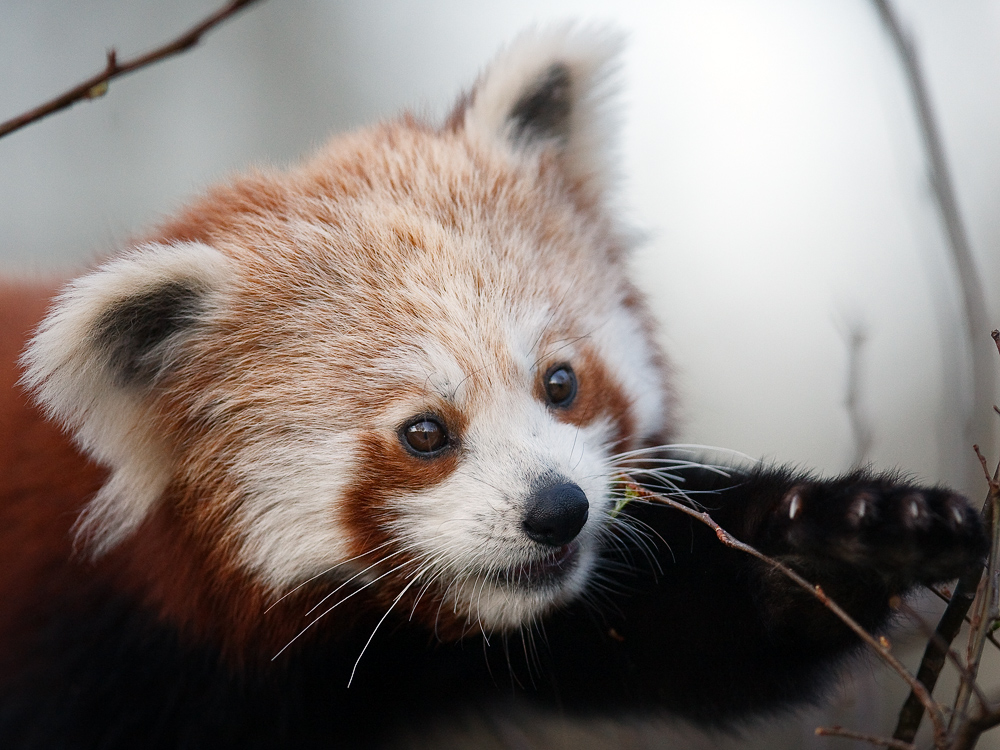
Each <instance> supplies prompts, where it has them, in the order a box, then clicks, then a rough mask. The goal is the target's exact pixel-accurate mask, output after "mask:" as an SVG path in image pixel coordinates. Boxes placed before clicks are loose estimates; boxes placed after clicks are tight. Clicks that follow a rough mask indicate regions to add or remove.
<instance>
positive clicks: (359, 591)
mask: <svg viewBox="0 0 1000 750" xmlns="http://www.w3.org/2000/svg"><path fill="white" fill-rule="evenodd" d="M410 564H411V563H410V561H409V560H408V561H406V562H404V563H402V564H401V565H397V566H396V567H395V568H392V569H390V570H387V571H386V572H385V573H383V574H382V575H380V576H379V577H378V578H375V579H374V580H372V581H369V582H368V583H366V584H365V585H364V586H361V587H360V588H357V589H355V590H354V591H352V592H351V593H349V594H348V595H347V596H345V597H344V598H343V599H340V600H339V601H338V602H337V603H336V604H334V605H332V606H331V607H329V608H327V609H326V610H324V611H323V612H322V614H320V615H318V616H317V617H316V618H315V619H314V620H313V621H312V622H310V623H309V624H308V625H306V626H305V627H304V628H302V630H300V631H299V632H298V633H296V634H295V636H294V637H293V638H292V639H291V640H290V641H289V642H288V643H286V644H285V645H284V646H282V647H281V649H280V650H279V651H278V653H276V654H275V655H274V656H272V657H271V661H274V660H275V659H277V658H278V657H279V656H281V654H282V653H283V652H284V651H285V649H287V648H288V647H289V646H291V645H292V644H293V643H295V641H297V640H298V639H299V638H301V637H302V636H303V635H304V634H305V633H306V631H308V630H309V629H310V628H312V627H313V626H314V625H315V624H316V623H317V622H319V621H320V620H322V619H323V618H324V617H326V616H327V615H328V614H330V613H331V612H333V610H335V609H336V608H337V607H339V606H340V605H341V604H343V603H344V602H346V601H347V600H348V599H350V598H351V597H353V596H354V595H356V594H360V593H361V592H362V591H364V590H365V589H366V588H368V587H369V586H372V585H373V584H375V583H378V582H379V581H381V580H382V579H383V578H385V577H386V576H388V575H391V574H392V573H395V572H396V571H397V570H400V569H401V568H405V567H406V566H407V565H410ZM342 587H343V586H341V587H339V588H338V589H337V590H338V591H339V590H340V588H342ZM329 596H330V594H328V595H327V597H325V598H324V600H325V599H326V598H328V597H329ZM313 609H315V607H314V608H313ZM313 609H311V610H309V611H310V612H312V611H313Z"/></svg>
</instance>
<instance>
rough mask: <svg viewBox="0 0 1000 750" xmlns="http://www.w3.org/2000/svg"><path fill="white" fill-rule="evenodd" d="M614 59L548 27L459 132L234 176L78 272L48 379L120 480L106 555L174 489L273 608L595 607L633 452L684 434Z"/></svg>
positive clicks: (375, 132)
mask: <svg viewBox="0 0 1000 750" xmlns="http://www.w3.org/2000/svg"><path fill="white" fill-rule="evenodd" d="M609 54H610V48H609V45H608V41H607V40H606V39H604V38H602V37H599V36H593V37H592V36H587V35H578V36H572V35H568V34H567V35H555V36H554V37H551V38H548V39H546V40H545V41H544V43H543V42H542V41H540V40H538V39H536V38H533V37H526V38H524V39H522V40H521V42H519V43H518V44H516V45H515V46H514V47H512V48H511V49H510V50H509V51H508V52H507V53H505V55H503V56H501V58H500V59H499V60H498V61H497V62H496V63H495V64H494V66H493V67H492V68H491V69H490V70H489V71H488V73H487V74H486V76H484V77H483V78H482V79H481V80H480V82H479V83H478V84H477V86H476V87H475V89H474V90H473V92H472V94H471V95H470V96H469V97H467V98H466V99H464V100H463V102H462V103H461V104H460V105H459V107H458V108H457V109H456V110H455V112H454V113H453V114H452V116H451V117H450V118H449V121H448V124H447V125H446V126H445V127H444V128H442V129H440V130H435V129H432V128H430V127H427V126H424V125H421V124H419V123H416V122H414V121H413V120H412V119H405V118H404V119H403V120H401V121H399V122H396V123H391V124H386V125H383V126H380V127H377V128H374V129H372V130H370V131H367V132H363V133H360V134H356V135H352V136H348V137H344V138H341V139H338V140H335V141H334V142H333V143H331V144H330V145H329V146H328V147H327V148H326V149H325V150H324V151H322V152H321V153H320V154H319V155H318V156H316V157H315V158H314V159H313V160H311V161H309V162H308V163H306V164H305V165H304V166H302V167H300V168H299V169H297V170H294V171H292V172H289V173H286V174H273V175H261V174H257V175H252V176H249V177H247V178H244V179H241V180H237V181H234V182H232V183H231V184H229V185H226V186H223V187H221V188H218V189H216V190H214V191H212V192H211V193H209V194H208V195H207V196H206V197H204V198H203V199H202V200H200V201H199V202H196V203H194V204H193V205H192V206H191V207H189V208H188V209H187V210H186V211H184V212H182V213H181V214H180V215H179V216H178V217H177V218H176V219H174V220H173V221H171V222H169V223H168V224H167V225H166V226H164V227H163V228H162V230H161V231H160V232H159V233H158V234H156V235H155V236H154V237H152V238H151V239H150V241H148V242H146V243H142V244H139V245H137V246H135V247H133V248H131V249H129V250H127V251H125V252H124V253H122V254H121V255H120V256H119V257H117V258H116V259H114V260H112V261H111V262H109V263H108V264H106V265H105V266H103V267H102V268H100V269H99V270H97V271H96V272H95V273H93V274H91V275H90V276H86V277H83V278H82V279H80V280H78V281H77V282H75V283H74V284H73V285H72V286H71V287H69V288H68V290H67V291H66V292H65V293H64V294H63V296H62V297H61V299H60V301H59V302H58V304H57V307H56V309H55V310H54V312H53V313H52V314H51V315H50V316H49V318H48V319H47V320H46V322H45V324H44V325H43V327H42V329H41V331H40V332H39V334H38V336H37V337H36V339H35V341H34V343H33V345H32V347H31V349H30V350H29V352H28V354H27V355H26V361H27V364H28V376H27V380H28V381H29V382H30V383H31V384H32V385H34V387H35V388H36V389H37V392H38V394H39V397H40V400H41V401H42V402H43V403H44V404H45V405H46V406H47V408H48V409H49V410H50V412H51V413H52V414H54V415H55V416H57V417H58V418H60V419H62V420H64V421H65V422H66V423H68V424H69V425H70V426H71V428H72V429H73V430H74V432H75V434H76V436H77V439H78V440H79V442H80V443H81V444H82V445H83V446H84V447H85V448H86V449H87V450H88V451H89V452H90V453H91V454H92V455H93V456H94V457H95V458H96V459H97V460H99V461H101V462H103V463H105V464H107V465H108V466H109V467H110V468H111V470H112V474H111V478H110V479H109V481H108V483H107V485H106V486H105V487H104V489H103V490H102V491H101V493H100V494H99V495H98V496H97V498H95V499H94V501H93V502H92V504H91V505H90V506H89V508H88V510H87V511H86V513H85V515H84V516H83V518H82V519H81V522H80V525H79V529H80V533H81V534H82V535H83V536H84V537H86V538H87V539H89V541H90V543H91V544H92V545H93V547H94V549H95V551H96V552H97V553H101V552H103V551H106V550H107V549H110V548H111V547H114V546H115V545H116V544H118V543H119V542H120V541H121V540H122V539H124V538H126V537H128V536H129V535H131V534H133V533H134V532H135V531H136V529H138V528H139V527H141V526H142V524H143V523H144V522H145V520H146V519H147V518H148V516H149V514H150V513H151V512H152V511H153V510H154V509H155V508H157V507H160V506H162V504H164V503H174V504H175V505H177V507H178V508H179V509H180V510H181V512H179V513H178V514H177V517H178V518H179V519H181V520H180V521H178V522H179V523H184V524H187V525H188V526H189V527H190V528H189V532H190V533H189V536H190V537H192V538H197V539H199V540H204V541H203V542H202V543H205V544H210V545H212V547H213V554H212V558H213V559H216V560H218V561H219V563H218V564H219V565H220V567H224V568H226V569H232V568H237V569H239V570H241V571H243V572H244V573H245V575H246V577H247V579H248V580H249V581H251V582H252V585H255V586H259V587H260V588H262V589H263V590H265V591H266V592H267V596H268V597H270V598H272V599H276V598H279V597H281V596H283V595H284V594H286V593H288V592H289V591H291V590H293V589H295V588H296V587H297V586H299V585H301V584H303V583H304V582H307V581H310V580H312V579H314V578H316V577H317V576H319V577H322V578H323V579H329V580H332V581H334V582H339V583H338V585H343V584H345V583H346V584H349V588H350V590H352V591H353V590H356V589H357V588H359V587H365V586H367V587H368V589H369V592H370V593H372V594H374V599H375V600H377V601H379V602H381V604H380V606H383V607H384V606H385V605H386V603H389V604H390V606H400V607H404V606H405V607H408V608H409V609H410V610H411V611H412V613H413V616H414V617H415V618H416V619H421V620H423V621H424V622H426V623H427V624H428V625H429V626H434V627H437V628H438V630H439V632H442V631H444V632H459V633H460V632H462V631H463V630H464V629H466V628H469V627H477V628H479V627H482V628H483V629H512V628H517V627H520V626H522V625H524V624H526V623H529V622H531V621H532V620H533V619H534V618H535V617H537V616H538V615H540V614H541V613H543V612H544V611H546V610H547V609H549V608H551V607H553V606H555V605H557V604H559V603H561V602H564V601H567V600H568V599H571V598H573V597H576V596H579V595H581V593H582V592H584V591H585V590H586V588H587V586H588V583H589V582H590V581H592V580H593V577H594V575H595V571H596V569H597V567H598V566H599V559H598V558H599V547H600V543H601V539H602V537H603V536H605V535H606V534H608V533H610V532H609V529H610V524H611V518H610V515H611V509H612V505H613V500H612V493H613V485H614V474H615V466H616V463H617V462H618V461H619V460H620V458H619V457H620V456H621V455H622V454H623V453H625V452H627V451H630V450H633V449H636V448H639V447H642V446H645V445H650V444H654V443H657V442H659V441H661V440H662V439H663V438H664V436H665V435H666V433H667V431H668V429H669V419H668V403H667V396H666V390H665V375H664V366H663V360H662V357H661V355H660V354H659V352H658V349H657V347H656V344H655V342H654V341H653V338H652V333H651V330H652V326H651V324H650V322H649V319H648V315H647V313H646V312H645V308H644V307H643V304H642V301H641V299H640V297H639V295H638V293H637V291H636V290H635V288H634V287H633V286H632V285H631V284H630V282H629V281H628V280H627V278H626V263H627V257H626V251H627V247H626V245H627V242H626V240H625V234H624V232H623V231H622V230H621V229H620V228H619V227H617V226H616V225H615V224H614V222H613V221H612V220H611V218H610V216H609V214H608V212H607V210H606V207H605V206H606V195H605V193H606V190H607V183H608V181H609V176H608V173H609V168H608V166H607V158H608V157H607V153H606V150H605V149H606V147H605V146H604V145H603V139H604V137H605V130H606V127H607V126H606V122H605V120H606V118H605V117H604V115H603V110H602V108H601V101H600V87H601V82H602V80H603V76H604V75H605V68H606V66H607V64H608V59H609ZM338 601H341V599H337V598H336V597H334V598H332V599H331V601H330V605H331V606H332V605H334V604H336V603H337V602H338Z"/></svg>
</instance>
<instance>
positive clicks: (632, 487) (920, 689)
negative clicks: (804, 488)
mask: <svg viewBox="0 0 1000 750" xmlns="http://www.w3.org/2000/svg"><path fill="white" fill-rule="evenodd" d="M622 479H623V481H624V482H625V483H626V484H627V486H628V489H629V491H630V492H632V493H634V494H635V496H636V497H638V498H640V499H643V500H647V501H649V502H654V503H661V504H663V505H668V506H670V507H671V508H674V509H675V510H679V511H680V512H681V513H684V514H686V515H689V516H691V517H692V518H695V519H697V520H698V521H701V523H703V524H705V525H706V526H708V527H709V528H711V529H712V531H714V532H715V536H716V537H717V538H718V540H719V541H720V542H722V544H724V545H726V546H727V547H731V548H732V549H736V550H739V551H740V552H744V553H746V554H748V555H750V556H751V557H755V558H757V559H758V560H760V561H761V562H763V563H765V564H766V565H769V566H771V567H772V568H774V569H775V570H777V571H778V572H780V573H781V574H782V575H784V576H786V577H787V578H789V579H791V580H792V581H794V582H795V583H796V584H797V585H798V586H799V587H800V588H802V589H803V590H805V591H808V592H809V593H810V594H811V595H812V596H813V597H815V598H816V599H818V600H819V601H820V603H821V604H823V606H824V607H826V608H827V609H829V610H830V611H831V612H833V614H834V615H836V616H837V617H838V618H839V619H840V621H841V622H843V623H844V624H845V625H847V627H848V628H850V629H851V630H852V631H853V632H854V634H855V635H856V636H858V638H860V639H861V640H862V641H864V642H865V643H866V644H867V645H868V646H869V647H870V648H871V649H872V650H874V651H875V653H876V654H878V656H879V658H881V659H882V661H884V662H885V663H886V664H888V665H889V666H890V667H891V668H892V669H893V670H894V671H895V672H896V673H897V674H898V675H899V676H900V677H901V678H902V679H903V681H904V682H906V684H908V685H909V686H910V690H912V691H913V692H914V694H916V695H917V696H918V697H919V699H920V701H921V703H922V704H923V706H924V708H925V709H926V711H927V714H928V716H930V719H931V722H932V723H933V724H934V733H935V737H943V736H944V733H945V725H944V714H943V713H942V712H941V709H940V707H939V706H938V705H937V704H936V703H935V702H934V699H933V698H931V695H930V693H929V692H928V691H927V689H926V688H925V687H924V686H923V685H922V684H920V682H919V681H917V679H916V677H914V676H913V675H912V674H910V672H909V671H908V670H907V669H906V667H905V666H903V664H902V663H901V662H900V661H899V660H898V659H897V658H896V657H895V656H893V654H892V652H891V651H890V644H889V641H888V640H887V639H885V638H875V636H873V635H872V634H871V633H869V632H868V631H867V630H866V629H865V628H863V627H862V626H861V625H860V624H859V623H858V622H857V621H856V620H855V619H854V618H853V617H851V616H850V615H849V614H848V613H847V612H846V611H845V610H844V609H843V608H841V606H840V605H839V604H837V603H836V602H835V601H833V600H832V599H831V598H830V597H829V596H827V595H826V592H824V591H823V589H822V587H820V586H817V585H815V584H812V583H810V582H809V581H807V580H806V579H805V578H803V577H802V576H801V575H799V574H798V573H796V572H795V571H794V570H793V569H792V568H790V567H788V566H787V565H785V564H784V563H782V562H780V561H778V560H775V559H774V558H773V557H768V556H767V555H765V554H764V553H763V552H759V551H758V550H757V549H756V548H755V547H752V546H750V545H749V544H746V543H745V542H741V541H740V540H739V539H737V538H736V537H734V536H732V535H731V534H730V533H729V532H728V531H726V530H725V529H723V528H722V527H721V526H719V524H718V523H716V521H715V519H714V518H712V517H711V516H710V515H709V514H708V513H707V512H702V511H698V510H695V509H694V508H692V507H690V506H687V505H685V504H684V503H680V502H678V501H676V500H674V499H673V498H671V497H668V496H666V495H659V494H656V493H654V492H650V491H649V490H647V489H646V488H644V487H642V486H640V485H638V484H636V483H635V482H633V481H632V480H630V479H629V478H628V477H623V478H622Z"/></svg>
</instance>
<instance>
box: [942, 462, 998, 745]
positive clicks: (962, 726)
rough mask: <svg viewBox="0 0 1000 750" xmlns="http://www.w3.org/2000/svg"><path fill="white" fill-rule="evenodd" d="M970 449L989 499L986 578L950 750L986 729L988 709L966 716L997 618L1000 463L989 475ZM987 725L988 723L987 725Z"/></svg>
mask: <svg viewBox="0 0 1000 750" xmlns="http://www.w3.org/2000/svg"><path fill="white" fill-rule="evenodd" d="M973 448H974V449H975V451H976V456H977V457H978V458H979V461H980V463H981V464H982V467H983V473H984V474H985V475H986V482H987V484H988V485H989V488H990V490H989V496H988V498H987V507H988V510H989V513H988V516H987V517H988V519H989V529H990V534H991V539H990V554H989V558H988V560H987V566H986V575H985V576H983V577H982V579H981V580H980V582H979V589H978V590H977V592H976V603H975V605H974V609H973V613H972V632H971V633H970V635H969V647H968V652H967V657H966V660H967V666H966V674H963V675H962V678H961V681H960V682H959V685H958V694H957V695H956V696H955V707H954V710H953V712H952V716H951V720H950V721H949V722H948V734H949V737H951V738H954V743H953V744H952V745H951V746H950V747H952V748H953V750H968V749H969V748H972V747H973V746H974V745H975V744H976V741H977V740H978V738H979V735H981V734H982V733H983V732H984V731H985V730H986V729H988V728H989V726H985V725H984V723H983V722H984V719H985V718H986V714H988V713H989V709H988V707H985V706H984V707H983V708H982V709H981V710H980V711H979V712H978V715H977V716H975V717H973V716H971V715H970V714H969V700H970V698H971V697H972V694H973V688H974V686H975V680H976V677H977V675H978V673H979V664H980V662H981V661H982V658H983V648H984V646H985V643H986V634H987V633H989V632H990V630H991V629H992V627H993V623H994V622H996V621H997V619H998V617H1000V591H998V588H997V577H998V574H1000V533H998V531H1000V530H998V528H997V526H998V524H1000V484H998V476H1000V464H998V465H997V469H996V471H994V472H993V475H992V477H991V476H990V471H989V467H987V465H986V459H985V458H984V457H983V454H982V452H980V450H979V446H978V445H975V446H973ZM987 723H988V722H987Z"/></svg>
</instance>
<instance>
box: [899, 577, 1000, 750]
mask: <svg viewBox="0 0 1000 750" xmlns="http://www.w3.org/2000/svg"><path fill="white" fill-rule="evenodd" d="M982 577H983V571H982V570H981V569H977V570H970V571H968V572H967V573H966V574H965V575H963V576H962V577H961V578H959V579H958V585H956V587H955V593H954V594H953V595H952V596H951V597H950V599H949V598H945V601H947V602H948V606H947V607H946V608H945V610H944V613H943V614H942V615H941V619H940V621H938V625H937V629H936V630H935V631H934V636H933V637H932V638H931V639H930V640H929V641H928V643H927V647H926V648H925V649H924V656H923V658H922V659H921V660H920V667H919V668H918V669H917V679H918V680H919V681H920V683H921V684H922V685H924V687H926V688H927V691H928V692H932V691H933V690H934V686H935V685H936V684H937V680H938V677H939V676H940V674H941V670H942V669H943V668H944V664H945V660H946V655H947V653H948V650H949V649H950V647H951V643H952V641H954V640H955V638H956V637H957V636H958V633H959V631H960V630H961V629H962V623H963V622H964V621H968V622H969V623H970V624H971V622H972V621H971V619H969V617H968V612H969V608H970V607H971V606H972V602H973V600H974V599H975V597H976V589H977V587H978V586H979V580H980V579H981V578H982ZM931 590H932V591H934V593H936V594H938V596H941V594H940V593H939V592H938V591H936V590H935V589H934V588H933V587H932V589H931ZM990 640H991V641H993V643H994V644H995V645H997V646H998V647H1000V644H998V643H997V642H996V640H995V639H993V637H992V635H991V636H990ZM960 671H961V672H965V671H966V670H965V669H964V667H963V668H962V669H961V670H960ZM923 717H924V704H923V701H922V700H921V699H920V698H919V697H918V696H917V695H916V693H914V692H913V691H910V695H909V696H908V697H907V699H906V702H905V703H904V704H903V708H902V709H901V710H900V712H899V720H898V721H897V723H896V729H895V731H894V732H893V733H892V736H893V738H895V739H897V740H902V741H905V742H913V740H914V738H915V737H916V736H917V730H918V729H919V728H920V722H921V720H922V719H923Z"/></svg>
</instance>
